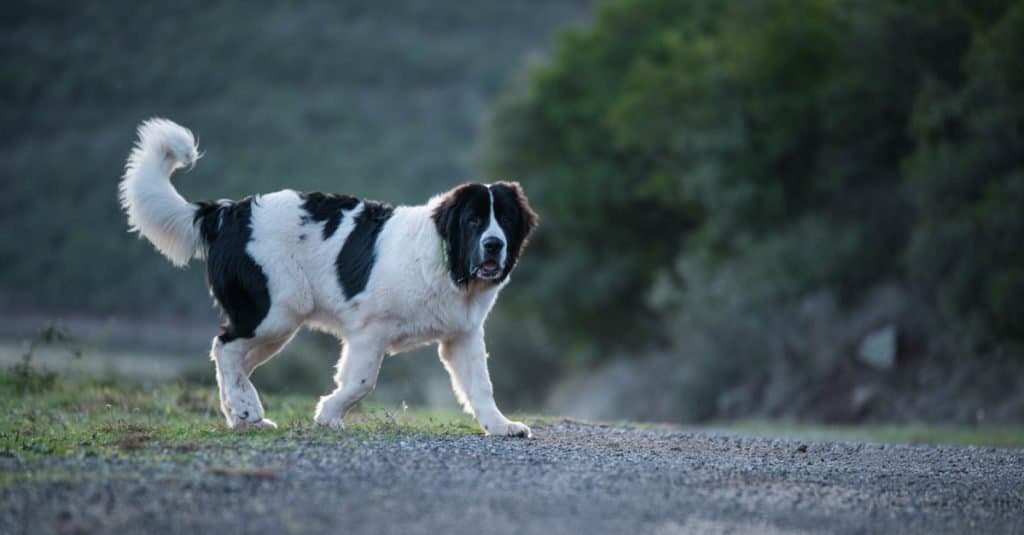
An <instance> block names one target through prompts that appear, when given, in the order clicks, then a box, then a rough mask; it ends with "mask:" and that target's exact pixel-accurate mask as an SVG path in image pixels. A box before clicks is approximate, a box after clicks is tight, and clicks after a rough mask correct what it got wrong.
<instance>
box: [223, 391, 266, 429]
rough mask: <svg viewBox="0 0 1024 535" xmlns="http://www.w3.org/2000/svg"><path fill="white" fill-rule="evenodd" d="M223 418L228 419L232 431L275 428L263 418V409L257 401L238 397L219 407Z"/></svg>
mask: <svg viewBox="0 0 1024 535" xmlns="http://www.w3.org/2000/svg"><path fill="white" fill-rule="evenodd" d="M221 408H222V409H223V410H224V416H225V417H227V419H228V427H230V428H232V429H249V428H255V429H265V428H276V427H277V424H275V423H274V422H273V421H271V420H267V419H266V418H264V417H263V407H262V406H261V405H260V403H259V401H256V400H252V399H248V398H246V397H239V398H235V399H232V400H229V401H228V402H226V403H224V404H223V405H221Z"/></svg>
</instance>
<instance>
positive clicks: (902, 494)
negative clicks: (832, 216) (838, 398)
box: [0, 422, 1024, 535]
mask: <svg viewBox="0 0 1024 535" xmlns="http://www.w3.org/2000/svg"><path fill="white" fill-rule="evenodd" d="M188 455H189V457H188V460H187V461H184V462H154V461H145V460H138V459H136V460H132V459H129V458H125V459H108V460H104V459H97V458H86V459H61V460H54V459H49V460H43V461H32V462H24V461H19V460H16V459H0V473H2V472H19V471H25V470H33V471H38V472H39V473H40V474H50V475H49V476H48V477H44V476H43V475H41V476H40V477H39V478H38V479H39V480H40V481H38V482H32V483H16V484H10V483H8V484H6V485H4V486H2V487H0V504H2V505H0V533H4V534H6V533H135V532H143V531H145V532H147V533H184V532H193V533H211V532H221V533H224V534H225V535H226V534H227V533H274V534H278V533H326V532H332V533H339V532H344V533H403V534H417V533H423V534H430V535H440V534H449V533H452V534H459V533H498V534H500V533H523V532H529V533H579V532H582V533H588V534H589V535H593V534H599V533H634V532H636V533H655V534H673V533H691V532H702V533H802V532H835V533H863V532H901V533H936V532H989V533H991V532H1001V533H1005V532H1024V451H1021V450H1009V449H997V448H955V447H933V446H892V445H881V444H858V443H838V442H800V441H793V440H784V439H773V438H755V437H745V436H739V435H729V434H721V433H702V432H682V431H659V430H636V429H623V428H616V427H608V426H599V425H589V424H581V423H575V422H561V423H555V424H549V425H544V426H538V427H536V428H535V429H534V438H533V439H530V440H521V439H494V438H486V437H480V436H467V437H457V438H430V437H406V438H400V439H397V440H368V441H367V440H356V439H352V440H350V441H346V442H343V443H341V444H334V445H323V444H320V445H314V444H310V445H301V446H298V447H288V448H283V447H282V448H268V449H264V450H259V451H197V452H193V453H190V454H188Z"/></svg>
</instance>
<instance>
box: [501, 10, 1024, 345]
mask: <svg viewBox="0 0 1024 535" xmlns="http://www.w3.org/2000/svg"><path fill="white" fill-rule="evenodd" d="M1007 4H1008V3H1007V2H995V1H994V2H959V1H941V2H934V1H924V0H908V1H903V2H859V1H852V0H850V1H844V0H757V1H733V2H721V1H714V0H707V1H699V0H697V1H692V2H676V1H671V0H629V1H618V2H612V3H609V4H607V5H605V6H604V7H603V8H602V9H601V10H600V12H599V13H598V15H597V17H596V20H595V22H594V24H593V25H592V26H591V27H590V28H588V29H586V30H581V31H575V32H570V33H567V34H566V35H564V36H563V38H562V40H561V41H560V42H559V45H558V47H557V51H556V53H555V55H554V57H553V59H552V60H551V61H550V62H549V63H547V64H545V65H541V66H539V67H537V68H535V69H534V70H533V71H532V73H531V75H530V77H529V78H528V79H527V81H526V82H525V83H523V84H520V85H519V86H517V87H514V88H512V89H511V90H509V92H508V93H507V94H506V95H505V97H504V98H503V99H502V100H501V101H500V102H499V105H498V106H497V108H496V110H495V112H494V115H493V117H492V121H491V128H490V130H489V134H490V136H489V139H488V142H487V144H486V145H485V148H484V151H483V153H482V161H483V164H484V166H485V167H486V168H487V169H488V170H489V173H490V174H493V175H496V176H516V177H519V178H520V179H521V180H522V181H523V182H525V183H526V186H527V189H528V191H530V192H531V194H533V195H534V196H535V197H536V198H537V201H536V202H537V204H538V205H539V209H540V211H541V213H542V215H543V217H544V225H543V226H542V229H541V232H540V235H539V236H538V238H537V240H536V242H535V246H534V251H533V252H532V254H536V255H540V256H543V257H544V260H545V261H544V262H543V263H536V262H535V263H534V264H533V267H534V269H540V268H543V269H544V276H543V277H536V280H538V281H541V282H538V283H536V285H535V287H534V292H533V293H532V294H529V297H530V298H531V299H536V298H537V296H541V297H542V298H543V299H550V300H551V301H553V302H557V303H559V306H552V307H540V308H539V309H536V308H535V309H531V314H540V315H541V316H543V317H544V319H545V322H546V323H548V324H550V325H553V326H555V329H554V330H555V331H556V332H559V333H564V334H565V336H564V338H565V342H566V343H567V344H568V345H569V347H574V346H575V347H579V346H580V344H584V345H585V344H588V343H590V342H598V343H601V344H604V347H606V348H607V347H612V348H614V347H616V346H618V347H623V346H628V347H635V344H637V343H638V342H640V343H644V342H648V343H649V342H655V341H657V340H659V339H660V334H663V332H664V331H663V329H662V328H661V327H660V324H659V321H658V320H659V319H661V318H663V317H665V316H664V314H663V312H664V310H659V309H658V307H656V306H653V304H652V303H654V302H655V301H657V299H656V297H657V296H656V295H653V294H656V293H658V292H664V291H669V292H672V291H680V290H683V289H685V283H686V281H685V280H684V279H683V277H682V271H681V270H680V268H679V266H680V262H681V261H683V260H685V259H687V258H690V259H693V258H701V259H704V260H707V261H708V262H710V264H711V265H712V266H714V265H719V266H723V267H724V264H723V263H725V262H733V263H735V262H743V263H749V264H751V265H749V266H746V267H745V272H746V273H748V278H747V279H746V281H741V285H745V286H747V287H749V288H750V291H751V292H753V288H754V287H758V288H759V290H758V291H759V292H760V294H759V295H760V297H762V298H764V299H769V300H772V299H774V300H778V301H779V302H785V301H786V300H791V299H792V298H794V297H796V296H798V295H801V294H803V293H806V292H808V291H811V290H813V289H816V288H822V287H826V288H830V289H832V290H834V291H835V292H836V293H837V294H838V295H839V296H840V297H841V299H842V300H843V302H846V303H849V302H855V301H857V300H859V299H860V298H861V296H862V295H863V294H864V293H865V292H866V291H867V290H868V289H869V288H871V287H872V286H874V285H877V284H878V283H879V282H881V281H885V280H891V279H900V278H903V277H905V276H906V265H905V263H904V262H903V258H904V252H905V251H906V249H907V246H908V242H909V240H910V236H911V234H912V233H913V235H914V236H915V238H914V244H913V246H912V247H911V253H910V254H909V256H908V258H909V259H910V263H911V265H912V266H913V269H912V271H913V272H914V273H915V274H916V273H919V272H921V273H923V274H922V275H921V277H920V278H921V282H922V284H923V286H924V287H923V289H924V290H925V292H928V291H932V290H934V289H936V288H938V289H939V291H940V293H942V294H944V295H945V294H947V293H948V294H950V296H949V297H948V299H949V300H952V301H954V302H959V303H960V304H959V305H955V306H954V308H958V309H964V308H966V309H973V308H977V307H981V309H983V312H977V314H980V316H979V318H980V319H979V321H981V322H982V323H989V324H992V326H993V327H997V324H999V325H1002V326H1001V327H999V332H1000V333H1002V334H1003V335H1011V334H1013V329H1019V325H1020V323H1014V325H1015V326H1010V325H1007V322H1008V321H1011V320H1006V319H1005V318H1003V319H1000V318H999V317H997V316H1002V315H1004V314H1009V313H1012V312H1014V310H1012V309H1013V307H1014V306H1019V305H1016V303H1019V302H1020V299H1016V298H1015V296H1019V291H1020V290H1019V288H1020V278H1019V273H1020V268H1019V267H1016V266H1020V265H1021V264H1020V263H1019V260H1015V259H1014V258H1016V259H1019V258H1020V257H1019V255H1020V247H1019V245H1020V244H1021V243H1024V242H1022V241H1021V240H1020V239H1019V229H1020V214H1021V210H1020V209H1019V208H1018V209H1014V206H1015V205H1016V206H1019V202H1018V201H1016V200H1014V199H1016V198H1014V197H1013V195H1015V194H1016V195H1019V192H1020V186H1019V183H1020V181H1019V176H1020V175H1019V173H1018V174H1014V170H1016V169H1019V168H1018V167H1015V166H1016V165H1018V164H1019V160H1020V155H1021V151H1020V145H1019V136H1020V123H1019V114H1020V112H1021V110H1022V106H1021V104H1022V103H1021V102H1020V100H1019V99H1020V94H1021V93H1020V89H1019V87H1017V86H1013V85H1011V84H1010V80H1009V79H1007V78H1006V77H1010V78H1013V77H1014V76H1017V75H1012V74H1010V72H1011V71H1014V72H1016V71H1020V69H1015V65H1014V64H1013V61H1014V59H1013V58H1016V57H1019V56H1018V55H1016V52H1017V50H1019V47H1018V48H1016V49H1014V48H1013V45H1014V44H1016V43H1017V41H1013V42H1006V43H1003V42H1002V41H1012V37H1013V35H1019V32H1020V27H1021V24H1020V23H1019V22H1017V21H1016V19H1014V15H1013V12H1014V10H1019V5H1020V3H1019V2H1012V4H1013V6H1014V7H1013V8H1012V9H1011V10H1010V11H1007V10H1006V5H1007ZM1004 13H1005V15H1004ZM1011 19H1012V20H1011ZM995 20H1001V22H999V23H998V24H996V25H995V26H992V29H991V30H989V27H990V26H991V25H992V23H993V21H995ZM1017 39H1018V40H1019V37H1017ZM996 40H1002V41H999V43H998V44H997V43H994V42H993V41H996ZM979 41H984V42H985V43H988V44H987V45H985V47H987V48H985V47H983V46H982V45H981V44H978V43H979ZM981 48H985V50H995V49H998V51H999V54H1002V55H999V56H993V54H994V52H985V51H982V50H980V49H981ZM965 57H967V58H968V59H967V66H968V67H967V72H965V69H964V58H965ZM967 77H970V78H971V79H974V78H980V79H979V80H978V81H974V82H972V81H966V80H967ZM1004 82H1005V83H1004ZM980 86H983V87H980ZM961 87H963V89H961ZM979 87H980V88H979ZM935 88H948V93H949V94H950V95H951V96H950V97H948V98H946V97H943V96H941V94H940V95H937V96H935V97H934V99H931V100H929V98H928V95H929V94H930V93H929V91H932V92H934V91H935ZM962 91H967V92H968V93H967V94H969V95H974V96H973V97H972V98H973V101H971V100H970V99H969V98H968V97H965V96H957V95H960V94H961V92H962ZM933 101H934V105H933ZM970 102H976V104H974V107H973V108H967V109H964V108H963V106H964V105H965V104H969V103H970ZM936 106H938V107H940V108H945V109H947V113H965V112H966V113H971V114H972V115H973V116H974V118H973V119H972V120H973V121H974V122H976V123H979V125H978V126H977V127H976V128H973V130H972V129H967V130H966V132H977V133H976V134H975V139H974V141H973V142H972V143H973V144H972V145H971V146H961V147H959V148H956V149H955V150H956V152H955V153H954V147H952V146H951V145H950V143H951V142H949V141H941V136H936V135H934V134H932V133H931V132H932V130H933V129H934V128H936V127H935V126H933V125H932V123H931V122H929V121H930V120H931V119H933V117H932V116H933V115H935V114H936V113H939V112H937V111H935V110H934V109H933V108H935V107H936ZM1004 109H1005V112H1003V111H1000V110H1004ZM972 110H973V111H972ZM912 114H913V115H914V119H913V121H912V120H911V119H912V117H911V115H912ZM912 123H913V124H915V125H918V126H916V127H915V128H911V124H912ZM942 127H943V125H939V126H938V128H939V129H940V130H941V128H942ZM962 131H965V130H964V127H960V130H958V132H962ZM957 135H961V134H957ZM1014 136H1017V137H1014ZM955 141H956V142H957V143H960V144H963V141H962V140H960V139H959V138H957V139H956V140H955ZM930 147H931V148H930ZM944 157H945V158H948V159H956V160H957V162H956V164H955V165H953V164H950V163H949V162H944V161H943V158H944ZM907 158H910V162H911V163H909V164H906V166H904V163H903V162H904V160H906V159H907ZM976 163H977V164H983V165H980V166H978V167H977V168H974V169H973V170H972V171H971V172H970V173H967V172H964V171H963V168H964V166H974V165H975V164H976ZM929 166H933V167H939V168H941V171H940V172H942V173H945V174H946V175H948V179H947V180H946V182H951V183H955V184H960V185H961V186H964V187H966V184H967V183H970V184H977V183H978V180H979V179H978V178H977V177H978V176H980V175H984V174H986V173H989V171H992V172H993V173H995V175H994V176H995V177H997V178H993V179H991V180H992V181H995V182H998V184H995V185H993V186H992V187H991V188H990V189H989V190H986V191H987V193H986V197H978V198H975V197H972V196H971V195H970V194H966V193H963V192H961V191H958V190H955V191H951V193H950V195H948V196H947V197H948V198H947V200H948V201H949V202H952V203H953V204H954V205H956V206H957V209H958V210H967V211H976V210H982V211H983V212H985V213H986V214H987V216H988V220H987V223H985V225H987V226H983V227H977V228H975V227H965V226H964V225H966V222H955V221H948V220H946V219H944V218H943V217H939V220H940V221H942V224H943V225H944V224H949V225H951V228H948V229H945V230H942V229H939V228H938V226H942V225H938V226H936V224H934V223H929V221H935V218H934V217H933V216H932V215H930V214H932V213H933V212H934V210H933V209H932V208H930V207H929V205H928V202H929V201H928V200H927V198H928V197H929V195H930V194H922V193H921V190H922V188H924V189H927V188H928V187H929V186H928V185H923V186H921V185H919V184H924V183H927V184H931V183H932V179H922V180H918V179H916V178H910V179H909V180H910V181H911V183H912V184H913V185H914V187H913V188H912V190H913V194H910V193H908V191H907V188H906V187H905V183H904V174H905V172H906V173H907V174H909V175H921V174H929V173H931V172H932V171H930V170H928V169H927V168H928V167H929ZM986 176H989V175H986ZM1014 177H1017V178H1014ZM1014 180H1016V181H1015V182H1014ZM940 182H941V181H940ZM954 189H955V188H954ZM979 191H980V190H979ZM538 192H539V195H538ZM922 195H923V196H922ZM989 197H991V198H992V200H991V201H984V199H985V198H989ZM979 203H982V204H979ZM986 203H987V204H986ZM915 206H917V207H919V208H920V209H921V212H922V217H921V219H920V220H919V219H918V218H917V217H916V214H915V211H914V208H915ZM972 229H973V230H972ZM986 230H991V231H993V233H992V234H990V238H989V240H988V241H987V242H984V241H983V242H978V240H976V238H975V237H974V233H976V232H986ZM1015 232H1016V234H1015ZM996 236H998V237H996ZM958 242H973V247H981V248H984V249H985V252H984V254H971V255H961V254H960V253H959V251H958V250H957V247H962V246H958V245H957V243H958ZM961 250H962V249H961ZM942 254H945V255H947V256H949V257H950V259H949V260H948V262H946V263H945V264H942V265H938V266H932V265H931V262H930V260H929V255H942ZM1014 255H1016V256H1014ZM997 257H998V258H999V260H997ZM956 262H960V263H961V264H964V265H963V266H959V267H956V266H954V264H955V263H956ZM1003 262H1009V263H1008V264H1003ZM997 264H998V265H997ZM932 268H934V270H935V271H934V272H932V271H929V270H930V269H932ZM925 275H927V276H925ZM949 277H952V278H953V279H956V278H962V279H963V281H962V282H953V281H952V280H948V281H947V280H946V279H947V278H949ZM766 280H770V281H771V282H772V284H771V285H770V287H768V288H767V289H765V288H766V286H765V281H766ZM944 281H946V282H944ZM978 281H984V283H982V282H978ZM666 282H667V284H666ZM979 284H980V285H981V286H978V287H977V288H974V289H972V290H971V291H976V292H977V293H976V294H971V293H970V292H968V293H964V291H963V290H962V289H961V287H962V286H964V285H975V286H977V285H979ZM666 288H667V290H666ZM1014 292H1017V293H1016V294H1015V293H1014ZM996 310H998V311H1000V312H999V313H998V314H995V311H996ZM1020 317H1024V314H1016V315H1015V318H1020ZM1019 321H1021V320H1017V319H1014V320H1012V322H1019ZM1016 332H1018V333H1019V330H1018V331H1016ZM599 353H604V354H607V351H601V352H599Z"/></svg>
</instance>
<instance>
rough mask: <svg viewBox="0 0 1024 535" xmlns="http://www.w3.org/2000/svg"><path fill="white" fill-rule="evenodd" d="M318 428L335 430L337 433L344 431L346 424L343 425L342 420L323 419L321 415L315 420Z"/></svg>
mask: <svg viewBox="0 0 1024 535" xmlns="http://www.w3.org/2000/svg"><path fill="white" fill-rule="evenodd" d="M313 422H314V423H316V425H317V427H322V428H324V429H333V430H335V431H344V430H345V424H344V423H342V421H341V418H321V417H320V416H319V415H318V416H317V417H316V418H314V419H313Z"/></svg>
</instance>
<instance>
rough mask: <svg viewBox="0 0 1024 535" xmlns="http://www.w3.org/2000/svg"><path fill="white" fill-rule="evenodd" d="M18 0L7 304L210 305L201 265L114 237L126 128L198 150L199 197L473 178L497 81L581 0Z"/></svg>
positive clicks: (4, 222)
mask: <svg viewBox="0 0 1024 535" xmlns="http://www.w3.org/2000/svg"><path fill="white" fill-rule="evenodd" d="M251 5H252V4H250V3H243V2H239V1H229V2H220V3H217V4H216V5H213V6H211V5H209V4H208V3H205V2H193V1H184V2H174V3H163V2H143V3H100V4H79V3H67V2H50V3H48V4H43V5H41V4H40V3H38V2H17V3H16V5H12V6H8V7H7V8H6V9H5V12H6V13H5V17H4V19H3V22H0V28H2V32H0V54H2V57H3V64H4V66H5V68H4V69H3V72H2V74H0V96H2V100H3V102H4V106H3V108H2V111H0V124H2V125H3V128H0V132H2V133H0V227H2V228H3V229H4V230H5V232H3V233H0V258H3V259H4V262H2V263H0V309H3V308H7V309H10V310H17V311H23V310H58V311H70V310H74V311H88V312H93V313H110V312H133V311H145V313H147V314H153V313H159V314H160V315H163V316H167V315H174V316H196V315H198V316H200V317H204V318H205V317H208V316H211V315H212V313H211V312H210V307H209V302H208V300H207V298H206V293H205V291H204V290H203V289H202V284H203V283H202V277H201V276H200V275H199V274H198V269H197V268H196V267H195V266H193V268H192V269H193V270H195V271H197V273H194V274H192V276H185V275H183V274H181V273H179V272H177V271H176V270H174V269H173V268H172V267H171V266H170V265H169V264H168V263H167V262H166V261H165V260H164V259H163V258H161V257H160V256H159V255H157V254H155V253H154V252H153V250H152V249H151V247H150V246H149V245H148V244H146V243H144V242H140V241H138V240H136V239H135V238H134V237H132V236H130V235H128V234H126V233H125V222H124V218H123V216H122V214H121V212H120V210H119V208H118V206H117V201H116V184H117V179H118V177H119V175H120V173H121V170H122V167H123V164H124V159H125V157H126V155H127V153H128V150H129V149H130V147H131V143H132V140H133V136H134V129H135V127H136V125H137V124H138V123H139V122H140V121H141V120H143V119H145V118H147V117H151V116H166V117H170V118H173V119H174V120H176V121H178V122H180V123H182V124H184V125H186V126H188V127H190V128H192V129H193V130H194V131H195V132H196V134H197V135H198V137H199V141H200V145H201V148H202V150H204V151H205V156H204V158H203V160H202V161H201V163H200V164H199V165H198V166H197V167H196V168H195V169H194V170H193V171H191V172H190V173H187V174H182V175H179V176H177V177H176V184H177V185H178V187H179V189H180V190H181V191H182V192H183V193H184V194H185V195H186V196H187V197H190V198H225V197H240V196H244V195H247V194H250V193H253V192H260V191H273V190H277V189H280V188H283V187H291V188H295V189H300V190H326V191H341V192H346V193H351V194H355V195H359V196H365V197H371V198H381V199H386V200H388V201H391V202H401V203H415V202H421V201H422V200H424V197H425V196H427V195H429V194H431V193H434V192H436V191H438V190H441V189H443V188H447V187H449V186H451V185H453V184H455V183H458V182H460V181H463V180H467V179H470V178H472V176H473V173H472V172H471V170H470V167H469V166H468V163H467V160H468V158H467V153H468V151H469V150H471V148H472V147H473V146H474V143H475V139H476V137H477V135H478V130H479V126H480V124H481V122H482V114H483V113H484V112H485V110H486V109H487V107H488V106H489V103H490V101H491V100H492V98H493V96H494V94H495V93H496V91H497V90H498V89H499V88H500V87H501V85H502V84H504V83H506V82H507V81H508V80H509V78H510V77H511V76H513V75H514V73H516V72H519V71H521V70H522V67H523V65H524V63H525V62H526V61H527V58H528V57H529V56H530V55H531V54H540V53H543V52H544V49H545V48H546V47H548V46H550V43H551V42H552V39H551V36H552V33H553V32H554V30H555V29H556V28H558V27H561V26H563V25H566V24H568V23H571V22H574V21H580V20H582V19H583V18H584V17H585V16H586V11H587V5H586V2H583V1H573V0H560V1H555V2H548V1H543V2H541V1H536V2H513V3H498V2H485V3H469V4H467V3H461V2H441V3H436V2H431V3H423V2H414V1H400V2H387V3H380V2H370V1H360V2H345V3H341V4H339V3H335V2H328V1H314V2H306V3H303V4H302V6H300V7H296V6H292V5H290V4H288V3H286V2H275V3H261V4H260V6H261V9H258V10H256V9H252V8H251Z"/></svg>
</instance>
